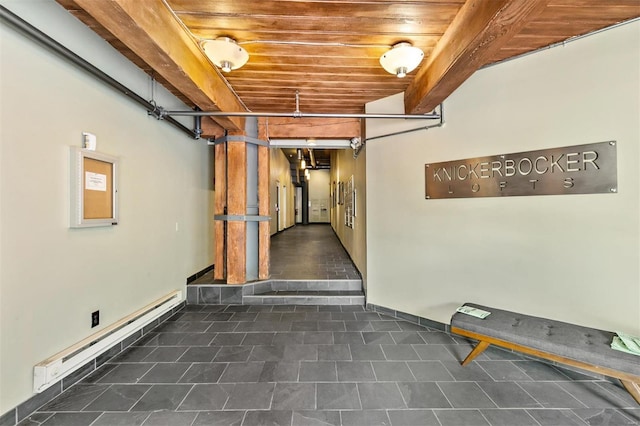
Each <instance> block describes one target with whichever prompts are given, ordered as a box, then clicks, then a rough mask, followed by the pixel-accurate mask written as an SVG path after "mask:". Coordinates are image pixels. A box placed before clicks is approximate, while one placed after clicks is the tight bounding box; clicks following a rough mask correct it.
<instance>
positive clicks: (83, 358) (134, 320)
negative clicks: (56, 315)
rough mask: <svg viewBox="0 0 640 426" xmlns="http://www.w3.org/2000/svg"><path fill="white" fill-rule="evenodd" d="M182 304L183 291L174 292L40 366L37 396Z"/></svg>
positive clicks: (35, 383)
mask: <svg viewBox="0 0 640 426" xmlns="http://www.w3.org/2000/svg"><path fill="white" fill-rule="evenodd" d="M182 300H183V299H182V291H180V290H175V291H172V292H171V293H169V294H167V295H166V296H164V297H161V298H160V299H158V300H156V301H154V302H152V303H150V304H148V305H147V306H145V307H144V308H142V309H139V310H137V311H136V312H133V313H132V314H130V315H127V316H126V317H124V318H122V319H121V320H119V321H118V322H116V323H114V324H112V325H110V326H109V327H106V328H104V329H102V330H100V331H98V332H97V333H94V334H92V335H91V336H89V337H87V338H86V339H84V340H82V341H80V342H78V343H76V344H75V345H73V346H70V347H68V348H67V349H64V350H62V351H60V352H58V353H57V354H55V355H53V356H51V357H49V358H47V359H45V360H44V361H42V362H40V363H38V364H37V365H36V366H35V367H34V371H33V391H34V393H40V392H42V391H44V390H45V389H47V388H49V387H51V386H52V385H54V384H55V383H56V382H58V381H60V380H62V379H63V378H65V377H67V376H68V375H70V374H71V373H73V372H74V371H76V370H77V369H79V368H80V367H82V366H83V365H85V364H86V363H87V362H89V361H91V360H92V359H94V358H96V357H97V356H99V355H101V354H102V353H104V352H106V351H107V350H108V349H110V348H111V347H112V346H113V345H115V344H117V343H118V342H121V341H122V340H124V339H126V338H127V337H129V336H131V335H132V334H133V333H135V332H137V331H139V330H141V329H142V328H143V327H145V326H147V325H149V324H151V323H152V322H153V321H155V320H156V319H158V318H160V317H161V316H162V315H164V314H165V313H167V312H169V311H171V309H173V308H174V307H176V306H178V305H179V304H180V303H181V302H182Z"/></svg>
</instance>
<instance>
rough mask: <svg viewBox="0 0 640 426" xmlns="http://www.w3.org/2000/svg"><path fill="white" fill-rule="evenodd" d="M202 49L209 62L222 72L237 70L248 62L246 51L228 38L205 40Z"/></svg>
mask: <svg viewBox="0 0 640 426" xmlns="http://www.w3.org/2000/svg"><path fill="white" fill-rule="evenodd" d="M202 49H203V50H204V53H205V54H206V55H207V56H208V57H209V59H210V60H211V62H213V63H214V64H215V65H216V66H217V67H218V68H220V69H221V70H222V71H224V72H231V71H232V70H237V69H238V68H240V67H242V66H243V65H244V64H246V63H247V61H248V60H249V54H248V53H247V51H246V50H245V49H244V48H243V47H242V46H240V45H239V44H238V43H236V41H235V40H234V39H232V38H229V37H218V38H216V39H215V40H206V41H204V42H202Z"/></svg>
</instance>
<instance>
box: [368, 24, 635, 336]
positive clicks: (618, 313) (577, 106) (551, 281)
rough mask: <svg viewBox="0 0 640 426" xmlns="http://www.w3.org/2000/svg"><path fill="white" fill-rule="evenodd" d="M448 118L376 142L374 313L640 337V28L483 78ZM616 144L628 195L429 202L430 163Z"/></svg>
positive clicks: (388, 105) (371, 175)
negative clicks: (516, 321)
mask: <svg viewBox="0 0 640 426" xmlns="http://www.w3.org/2000/svg"><path fill="white" fill-rule="evenodd" d="M374 109H377V110H387V111H389V110H392V111H393V112H397V110H398V109H400V110H401V109H402V97H400V98H399V99H398V98H392V99H387V100H382V101H378V102H377V103H375V104H374V105H370V108H369V110H374ZM445 110H446V124H445V126H444V127H443V128H439V129H431V130H429V131H426V132H425V131H420V132H416V133H409V134H406V135H403V136H396V137H389V138H385V139H379V140H376V141H372V142H369V143H368V144H367V197H368V199H367V203H368V206H367V213H368V217H367V222H368V228H367V229H368V234H367V241H368V253H367V255H368V262H367V264H368V277H367V279H368V297H369V299H368V301H369V302H370V303H374V304H377V305H382V306H386V307H389V308H393V309H397V310H400V311H404V312H408V313H412V314H415V315H419V316H422V317H426V318H430V319H433V320H436V321H440V322H444V323H449V320H450V317H451V314H452V313H453V312H454V309H455V308H456V307H457V306H459V305H460V304H462V303H464V302H467V301H473V302H478V303H482V304H486V305H488V306H494V307H497V308H504V309H509V310H514V311H519V312H523V313H529V314H533V315H540V316H544V317H549V318H555V319H559V320H564V321H569V322H573V323H578V324H583V325H586V326H592V327H597V328H603V329H608V330H620V331H626V332H630V333H633V334H635V335H638V334H640V285H639V283H640V276H639V274H640V231H639V222H640V221H639V219H638V218H639V217H640V208H639V194H640V177H639V174H638V169H639V168H638V164H639V163H640V142H639V140H640V22H635V23H633V24H629V25H625V26H622V27H620V28H617V29H612V30H609V31H606V32H603V33H600V34H597V35H592V36H590V37H587V38H584V39H581V40H578V41H575V42H572V43H569V44H567V45H566V46H563V47H557V48H554V49H550V50H546V51H543V52H539V53H536V54H533V55H529V56H527V57H523V58H520V59H517V60H513V61H510V62H507V63H503V64H500V65H497V66H494V67H490V68H486V69H484V70H481V71H479V72H477V73H476V74H475V75H474V76H472V77H471V79H469V80H468V81H467V82H466V83H464V84H463V85H462V86H461V87H460V88H459V89H458V90H457V91H456V92H455V93H454V94H453V95H451V96H450V97H449V99H448V100H447V101H446V103H445ZM392 124H393V123H388V124H386V126H389V127H392ZM378 126H381V125H380V123H378ZM370 127H375V126H368V127H367V128H368V130H369V129H370ZM380 130H382V129H380V128H379V127H378V128H377V129H376V131H380ZM388 130H395V129H388ZM609 140H617V141H618V145H617V152H618V190H619V191H618V193H617V194H589V195H567V196H562V195H553V196H527V197H505V198H476V199H448V200H425V195H424V165H425V164H426V163H432V162H440V161H448V160H458V159H464V158H472V157H476V156H485V155H497V154H503V153H512V152H520V151H528V150H537V149H545V148H552V147H561V146H569V145H579V144H586V143H594V142H602V141H609Z"/></svg>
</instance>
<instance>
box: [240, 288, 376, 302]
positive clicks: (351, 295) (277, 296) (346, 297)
mask: <svg viewBox="0 0 640 426" xmlns="http://www.w3.org/2000/svg"><path fill="white" fill-rule="evenodd" d="M242 302H243V304H246V305H364V303H365V299H364V293H363V292H362V291H357V290H327V291H321V290H284V291H270V292H266V293H262V294H257V295H251V296H249V295H245V296H244V297H243V300H242Z"/></svg>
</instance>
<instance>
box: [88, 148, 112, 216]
mask: <svg viewBox="0 0 640 426" xmlns="http://www.w3.org/2000/svg"><path fill="white" fill-rule="evenodd" d="M82 178H83V183H82V187H83V188H84V189H83V191H84V212H83V217H84V218H85V219H109V218H111V217H113V163H109V162H107V161H100V160H96V159H94V158H89V157H84V176H83V177H82Z"/></svg>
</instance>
